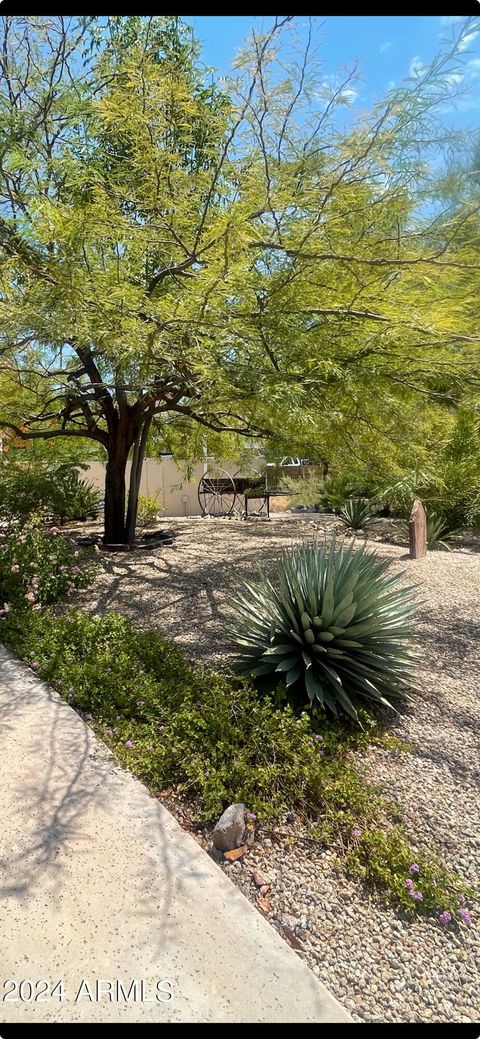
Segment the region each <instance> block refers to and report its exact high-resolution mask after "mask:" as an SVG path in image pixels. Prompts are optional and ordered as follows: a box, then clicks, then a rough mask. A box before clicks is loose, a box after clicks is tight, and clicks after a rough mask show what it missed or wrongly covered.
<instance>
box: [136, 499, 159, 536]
mask: <svg viewBox="0 0 480 1039" xmlns="http://www.w3.org/2000/svg"><path fill="white" fill-rule="evenodd" d="M159 512H160V506H159V504H158V497H157V495H156V494H152V495H151V496H150V497H147V496H146V495H143V494H140V495H139V498H138V511H137V527H140V528H142V527H152V526H153V524H154V523H155V521H156V519H157V516H158V513H159Z"/></svg>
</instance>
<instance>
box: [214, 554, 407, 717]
mask: <svg viewBox="0 0 480 1039" xmlns="http://www.w3.org/2000/svg"><path fill="white" fill-rule="evenodd" d="M389 566H390V561H389V560H385V559H380V558H379V557H378V556H377V555H376V554H375V553H373V552H367V550H366V547H365V545H363V546H361V547H360V548H354V547H353V545H350V546H346V545H343V544H342V545H341V546H340V547H337V545H336V544H335V541H333V542H332V544H331V545H330V548H328V547H327V546H323V547H322V546H318V545H316V544H314V545H311V546H309V547H307V548H300V549H294V550H293V551H291V552H289V553H286V554H284V555H283V557H282V559H281V561H280V566H279V571H278V581H277V582H276V585H277V586H276V587H275V586H274V584H273V583H272V581H270V580H269V579H268V578H267V577H265V576H263V578H262V580H261V581H260V582H259V583H257V584H253V585H252V584H245V585H244V588H243V590H242V592H241V593H239V595H238V601H237V602H236V604H235V608H236V623H235V626H234V628H233V635H234V637H235V639H236V642H237V646H238V650H239V657H238V660H237V661H236V665H235V667H236V670H237V671H239V672H240V673H241V674H250V675H252V676H253V677H254V678H255V679H257V681H258V682H259V683H261V684H262V685H263V686H264V688H266V689H267V690H270V691H271V690H272V689H274V688H275V687H276V686H277V685H278V684H279V683H280V681H281V679H284V680H285V683H286V685H287V687H288V689H289V690H291V691H292V692H294V693H298V695H299V696H300V697H302V699H305V698H308V700H309V701H310V703H311V704H316V705H320V706H321V707H323V708H325V709H326V710H327V711H329V712H331V713H332V714H333V715H338V713H340V714H342V713H343V714H347V715H350V717H352V718H354V719H355V720H356V721H358V715H357V709H356V708H357V707H358V706H360V705H363V706H368V705H372V704H377V705H379V704H383V705H386V706H388V707H391V706H392V704H391V703H390V699H389V698H390V697H392V698H394V697H403V698H408V695H409V694H408V687H409V684H411V681H410V676H411V668H412V664H413V661H414V659H415V657H414V654H413V653H412V651H411V649H410V648H409V642H410V639H411V638H412V635H413V631H412V624H411V621H412V617H413V615H414V612H415V601H414V594H413V591H414V590H413V588H402V587H399V586H398V575H397V574H393V575H391V574H387V571H388V568H389Z"/></svg>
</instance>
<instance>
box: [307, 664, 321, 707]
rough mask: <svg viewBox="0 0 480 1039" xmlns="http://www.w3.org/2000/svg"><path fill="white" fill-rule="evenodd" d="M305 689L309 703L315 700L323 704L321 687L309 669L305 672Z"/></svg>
mask: <svg viewBox="0 0 480 1039" xmlns="http://www.w3.org/2000/svg"><path fill="white" fill-rule="evenodd" d="M305 688H306V690H307V693H308V696H309V699H310V701H311V702H313V700H315V699H317V700H320V703H323V687H322V685H321V683H320V682H319V681H318V678H316V676H315V675H314V674H313V672H312V671H311V669H308V670H307V671H306V672H305Z"/></svg>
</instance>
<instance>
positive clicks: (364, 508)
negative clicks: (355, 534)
mask: <svg viewBox="0 0 480 1039" xmlns="http://www.w3.org/2000/svg"><path fill="white" fill-rule="evenodd" d="M375 515H376V512H375V510H374V509H373V508H372V504H371V502H369V501H368V500H367V499H365V498H347V500H346V501H344V503H343V505H342V507H341V509H339V512H338V516H339V519H341V520H343V522H344V524H345V526H346V527H347V528H348V529H349V530H366V529H367V527H369V526H371V524H372V521H373V520H374V519H375Z"/></svg>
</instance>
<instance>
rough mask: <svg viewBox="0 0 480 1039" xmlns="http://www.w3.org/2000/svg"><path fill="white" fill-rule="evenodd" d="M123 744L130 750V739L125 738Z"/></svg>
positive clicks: (131, 744)
mask: <svg viewBox="0 0 480 1039" xmlns="http://www.w3.org/2000/svg"><path fill="white" fill-rule="evenodd" d="M125 746H126V747H128V749H129V750H130V747H133V743H132V741H131V740H125Z"/></svg>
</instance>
